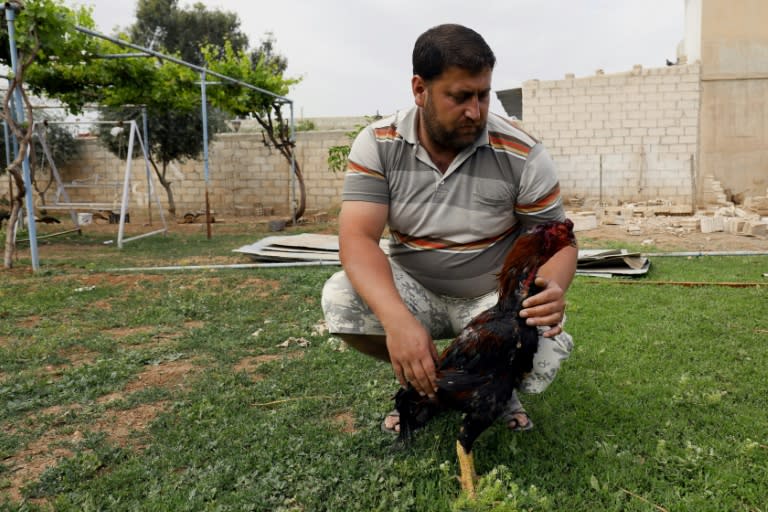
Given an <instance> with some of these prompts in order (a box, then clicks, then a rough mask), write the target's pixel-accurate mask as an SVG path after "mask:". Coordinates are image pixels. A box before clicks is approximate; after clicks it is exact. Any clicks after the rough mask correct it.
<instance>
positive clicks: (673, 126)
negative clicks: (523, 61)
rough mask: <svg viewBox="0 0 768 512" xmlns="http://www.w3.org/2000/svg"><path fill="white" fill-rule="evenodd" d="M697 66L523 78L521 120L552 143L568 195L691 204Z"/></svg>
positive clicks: (696, 133) (696, 132)
mask: <svg viewBox="0 0 768 512" xmlns="http://www.w3.org/2000/svg"><path fill="white" fill-rule="evenodd" d="M699 72H700V66H699V65H698V64H693V65H681V66H669V67H665V68H654V69H643V68H642V67H641V66H635V67H634V68H633V69H632V71H629V72H626V73H618V74H608V75H607V74H604V73H603V72H602V71H600V70H599V71H598V73H597V74H596V75H595V76H591V77H584V78H576V77H574V76H573V75H567V76H566V78H565V79H564V80H550V81H542V80H530V81H527V82H524V83H523V120H522V121H523V124H524V126H525V128H526V129H527V130H529V131H531V132H532V133H533V134H534V135H535V136H537V137H539V138H541V139H542V141H543V142H544V143H545V144H546V146H547V147H548V148H549V149H550V151H551V153H552V155H553V157H554V158H555V161H556V163H557V164H558V167H559V172H560V177H561V186H562V188H563V190H564V191H565V192H566V193H567V194H573V195H577V196H584V197H589V198H600V199H602V200H603V201H605V200H606V199H607V198H611V199H612V200H613V201H623V202H626V201H643V200H648V199H656V198H663V199H666V200H669V201H671V202H673V203H676V204H689V205H690V204H692V202H693V201H692V195H693V188H694V183H693V178H692V168H691V167H692V166H691V160H692V158H694V155H695V154H696V151H697V142H698V123H699V103H700V102H699V98H700V94H701V90H700V81H699Z"/></svg>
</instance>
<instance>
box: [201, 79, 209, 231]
mask: <svg viewBox="0 0 768 512" xmlns="http://www.w3.org/2000/svg"><path fill="white" fill-rule="evenodd" d="M205 74H206V73H205V69H203V71H202V72H201V73H200V93H201V94H202V97H203V99H202V104H203V106H202V109H203V172H204V173H205V226H206V232H207V234H208V240H210V239H211V201H210V199H209V198H208V182H209V174H208V98H207V95H206V91H205V80H206V76H205Z"/></svg>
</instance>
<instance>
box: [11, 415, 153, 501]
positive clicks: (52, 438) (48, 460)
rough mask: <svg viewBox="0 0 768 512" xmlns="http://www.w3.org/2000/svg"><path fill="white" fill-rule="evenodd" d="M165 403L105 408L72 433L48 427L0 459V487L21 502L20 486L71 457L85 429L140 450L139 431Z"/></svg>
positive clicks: (145, 426) (143, 428) (82, 437)
mask: <svg viewBox="0 0 768 512" xmlns="http://www.w3.org/2000/svg"><path fill="white" fill-rule="evenodd" d="M166 406H167V403H166V402H155V403H151V404H142V405H139V406H137V407H134V408H132V409H125V410H114V411H108V412H107V413H105V414H104V415H103V416H102V417H100V418H99V419H98V420H96V421H95V422H93V423H89V424H87V425H83V426H82V428H79V429H76V430H75V431H74V432H72V431H71V429H70V428H67V429H56V428H54V429H52V430H50V431H48V432H45V433H44V434H43V435H42V436H40V437H39V438H37V439H36V440H34V441H32V442H31V443H29V444H28V445H27V446H26V447H25V448H24V449H23V450H21V451H19V452H17V453H15V454H13V455H12V456H10V457H8V458H6V459H5V460H4V461H3V462H4V464H5V465H6V467H7V468H8V469H9V474H10V476H9V484H10V485H9V487H8V488H7V489H5V490H4V492H5V493H7V495H8V497H9V498H10V499H12V500H14V501H21V499H22V496H21V489H22V488H23V487H24V486H25V485H27V484H28V483H29V482H33V481H35V480H37V479H38V478H40V475H42V474H43V472H45V470H47V469H48V468H51V467H54V466H56V465H57V464H58V463H59V461H60V460H61V459H65V458H69V457H72V456H73V455H74V454H75V452H74V451H73V450H74V449H75V448H76V447H77V446H78V445H79V444H80V443H81V442H82V441H83V440H84V439H85V434H84V432H86V431H91V432H103V433H105V434H106V436H107V439H108V440H109V441H111V442H112V443H114V444H116V445H118V446H121V447H127V446H132V447H133V448H134V449H136V450H140V449H142V448H143V446H142V445H141V444H140V443H139V442H137V440H138V439H139V438H140V435H141V433H142V432H144V431H145V430H146V429H147V427H148V426H149V424H150V423H152V421H153V420H154V419H155V418H156V417H157V415H158V414H160V413H161V412H162V411H163V410H164V409H165V407H166ZM79 407H80V406H66V407H61V406H53V407H49V408H47V409H45V410H43V411H42V413H43V414H52V415H61V414H66V412H67V411H69V410H73V409H75V408H79Z"/></svg>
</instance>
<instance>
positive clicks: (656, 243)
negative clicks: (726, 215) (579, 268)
mask: <svg viewBox="0 0 768 512" xmlns="http://www.w3.org/2000/svg"><path fill="white" fill-rule="evenodd" d="M576 236H577V238H578V239H579V242H580V247H582V246H583V248H585V249H589V248H601V242H612V243H616V242H618V243H627V244H632V245H638V244H640V245H647V246H648V247H650V248H652V250H649V252H660V251H700V252H708V251H768V239H766V238H762V237H755V236H743V235H735V234H731V233H724V232H715V233H701V232H700V231H687V230H685V229H681V228H674V227H661V226H654V225H652V224H650V223H649V224H648V225H640V230H639V231H637V232H635V233H630V232H628V231H627V229H626V228H625V227H624V226H617V225H607V226H600V227H598V228H596V229H590V230H585V231H579V232H577V233H576Z"/></svg>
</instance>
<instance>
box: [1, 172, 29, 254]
mask: <svg viewBox="0 0 768 512" xmlns="http://www.w3.org/2000/svg"><path fill="white" fill-rule="evenodd" d="M8 171H9V173H11V175H12V176H13V178H14V182H15V184H16V190H17V193H16V194H15V195H14V194H13V190H11V193H10V196H11V211H10V217H9V218H8V225H7V226H6V228H5V252H4V257H3V267H5V268H13V258H14V256H15V255H16V226H17V225H18V220H19V215H20V213H21V206H22V205H23V204H24V194H25V189H24V181H23V179H22V177H21V176H18V175H17V172H16V171H14V170H12V169H9V170H8Z"/></svg>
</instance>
